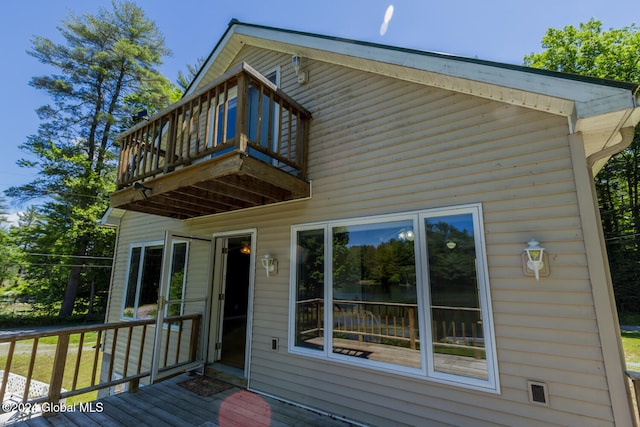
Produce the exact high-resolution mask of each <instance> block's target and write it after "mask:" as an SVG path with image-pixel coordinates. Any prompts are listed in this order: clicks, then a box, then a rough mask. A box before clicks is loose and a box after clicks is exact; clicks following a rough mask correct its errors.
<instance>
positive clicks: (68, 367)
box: [0, 332, 102, 405]
mask: <svg viewBox="0 0 640 427" xmlns="http://www.w3.org/2000/svg"><path fill="white" fill-rule="evenodd" d="M97 335H98V334H97V332H93V333H86V334H85V337H84V343H83V346H82V357H81V359H80V369H79V371H78V380H77V384H76V389H79V388H83V387H87V386H89V385H90V384H91V376H92V372H93V362H94V355H95V348H93V347H94V346H95V345H96V338H97ZM57 341H58V338H57V337H45V338H41V339H40V340H39V341H38V350H37V357H36V360H35V363H34V368H33V375H32V379H34V380H37V381H41V382H43V383H46V384H48V383H49V382H50V381H51V369H52V367H53V358H54V356H55V350H56V343H57ZM79 342H80V334H74V335H71V337H70V340H69V351H68V353H67V361H66V364H65V372H64V379H63V381H62V387H63V388H64V389H66V390H71V389H72V386H73V373H74V370H75V366H76V360H77V355H78V344H79ZM8 348H9V345H8V344H2V345H0V369H4V368H5V364H6V360H7V351H8ZM32 348H33V340H25V341H20V342H18V343H17V344H16V349H15V351H14V354H13V358H12V360H11V369H10V371H11V372H12V373H14V374H18V375H23V376H26V375H27V373H28V370H29V362H30V357H31V349H32ZM101 362H102V352H100V353H99V356H98V364H97V372H96V382H99V381H100V367H101ZM97 394H98V392H97V391H94V392H91V393H86V394H81V395H78V396H73V397H69V398H67V400H66V403H67V404H69V405H70V404H73V403H80V402H89V401H92V400H95V399H96V396H97Z"/></svg>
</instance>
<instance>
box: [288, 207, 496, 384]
mask: <svg viewBox="0 0 640 427" xmlns="http://www.w3.org/2000/svg"><path fill="white" fill-rule="evenodd" d="M481 224H482V223H481V210H480V206H479V205H473V206H464V207H459V208H450V209H438V210H433V211H422V212H416V213H408V214H400V215H395V216H382V217H368V218H361V219H356V220H349V221H332V222H327V223H322V224H314V225H305V226H300V227H293V236H292V239H293V241H292V243H293V245H292V246H293V250H294V253H293V254H292V272H294V274H293V281H292V283H293V284H292V293H291V295H292V302H291V318H292V327H291V334H292V336H291V340H290V342H291V343H292V345H291V346H290V351H292V352H296V353H301V354H307V355H310V356H315V357H323V358H327V359H333V360H337V361H343V362H346V363H352V364H353V363H355V364H360V365H365V366H370V367H372V368H379V369H385V370H392V371H400V372H403V373H406V374H413V375H417V376H426V377H430V378H433V379H435V380H438V381H443V382H451V383H456V384H466V385H469V386H471V387H475V388H481V389H489V390H497V388H498V385H497V375H496V361H495V350H494V343H493V325H492V321H491V310H490V298H489V287H488V283H487V275H486V262H485V256H484V242H483V236H482V231H481V230H482V227H481ZM326 260H329V262H326Z"/></svg>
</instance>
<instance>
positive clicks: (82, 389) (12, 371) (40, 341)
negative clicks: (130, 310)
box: [0, 314, 202, 411]
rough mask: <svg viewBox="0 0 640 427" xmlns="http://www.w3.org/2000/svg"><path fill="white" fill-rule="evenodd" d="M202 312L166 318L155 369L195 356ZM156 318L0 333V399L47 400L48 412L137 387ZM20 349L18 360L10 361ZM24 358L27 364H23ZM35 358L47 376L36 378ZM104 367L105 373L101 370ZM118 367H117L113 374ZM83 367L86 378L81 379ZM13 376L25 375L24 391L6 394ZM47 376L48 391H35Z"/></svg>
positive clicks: (148, 368) (183, 363)
mask: <svg viewBox="0 0 640 427" xmlns="http://www.w3.org/2000/svg"><path fill="white" fill-rule="evenodd" d="M201 317H202V316H201V315H200V314H192V315H185V316H176V317H167V318H165V319H164V325H165V327H164V328H163V329H164V330H166V333H163V334H162V339H163V342H162V344H163V345H162V348H163V352H162V353H163V354H162V355H160V356H161V357H159V364H158V365H159V366H158V372H165V371H170V370H171V371H173V370H176V369H179V368H180V367H181V366H186V365H188V364H192V363H193V362H195V361H197V359H198V350H199V348H200V345H201V344H200V331H201ZM155 323H156V320H155V319H146V320H136V321H130V322H119V323H110V324H104V325H92V326H87V327H71V328H60V329H52V330H46V331H35V332H28V333H22V334H17V335H8V336H5V337H0V357H2V358H4V360H5V361H4V366H3V368H4V371H3V373H2V375H1V381H2V382H1V383H0V402H5V401H9V402H10V401H13V402H14V403H15V404H16V406H19V407H25V405H27V404H28V405H29V406H30V407H34V406H33V405H36V404H38V403H42V402H47V403H48V404H47V405H46V406H45V405H42V408H45V411H46V408H55V407H57V406H59V405H58V402H60V401H61V400H62V399H66V398H68V397H72V396H76V395H80V394H84V393H89V392H94V391H97V390H101V389H105V388H109V387H114V386H117V385H119V384H124V383H128V384H129V391H136V390H137V389H138V386H139V384H140V380H141V379H143V378H145V377H149V376H150V375H151V365H150V363H148V359H150V357H151V355H152V351H153V346H151V345H149V341H151V342H152V341H153V334H152V332H151V331H150V328H149V326H152V325H155ZM145 343H146V346H145ZM52 347H53V348H52ZM105 347H106V348H108V349H109V351H110V354H111V357H110V359H109V360H108V364H107V363H101V354H100V352H101V351H102V350H105ZM18 354H20V355H21V357H20V359H22V360H19V361H16V363H14V359H17V358H18V357H16V356H17V355H18ZM25 355H27V357H24V356H25ZM52 356H53V357H52ZM25 360H28V363H26V364H25V363H24V361H25ZM36 363H37V364H38V371H39V372H40V373H41V375H42V365H47V367H46V369H45V374H44V375H45V377H46V378H42V377H41V378H39V379H35V378H34V370H35V369H34V368H35V366H36ZM116 364H117V366H118V367H116ZM102 368H105V369H106V372H101V369H102ZM116 369H119V370H120V371H119V372H118V373H117V374H118V377H117V378H116ZM81 371H82V377H84V380H81V379H80V377H81ZM12 376H14V377H15V376H20V377H22V378H23V382H22V383H21V384H20V388H22V390H19V391H15V390H14V391H12V392H11V393H9V390H8V385H9V382H10V378H11V377H12ZM22 378H21V379H22ZM63 379H67V380H68V381H67V383H66V389H65V388H63ZM69 379H70V381H69ZM36 380H38V381H36ZM46 381H48V387H46V388H47V389H48V390H47V391H46V394H45V393H37V392H35V393H34V390H33V388H35V387H32V383H36V382H37V383H46ZM18 404H20V405H18ZM3 409H5V408H4V406H3Z"/></svg>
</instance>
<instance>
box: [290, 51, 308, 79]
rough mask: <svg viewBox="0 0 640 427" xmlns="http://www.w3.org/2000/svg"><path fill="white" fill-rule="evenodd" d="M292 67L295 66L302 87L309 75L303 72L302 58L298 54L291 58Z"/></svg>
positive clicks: (294, 69)
mask: <svg viewBox="0 0 640 427" xmlns="http://www.w3.org/2000/svg"><path fill="white" fill-rule="evenodd" d="M291 65H292V66H293V71H295V73H296V76H297V77H298V83H299V84H301V85H303V84H306V83H307V80H308V77H309V75H308V74H307V72H306V71H303V70H302V57H301V56H300V55H298V54H296V55H293V57H291Z"/></svg>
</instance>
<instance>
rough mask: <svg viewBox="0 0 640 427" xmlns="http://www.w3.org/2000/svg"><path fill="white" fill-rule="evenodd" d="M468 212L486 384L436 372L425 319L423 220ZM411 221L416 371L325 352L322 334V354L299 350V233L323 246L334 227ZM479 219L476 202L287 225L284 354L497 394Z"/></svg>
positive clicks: (328, 280)
mask: <svg viewBox="0 0 640 427" xmlns="http://www.w3.org/2000/svg"><path fill="white" fill-rule="evenodd" d="M469 213H470V214H471V215H472V218H473V226H474V241H475V250H476V264H477V280H478V282H479V283H478V285H479V286H478V296H479V298H480V308H481V313H482V318H483V324H484V325H483V326H484V340H485V348H484V350H485V354H486V362H487V375H488V379H487V380H481V379H476V378H472V377H465V376H462V375H455V374H449V373H443V372H439V371H435V370H434V367H433V363H431V360H433V348H432V345H431V342H432V333H431V315H430V307H431V305H430V301H429V300H430V297H429V292H428V289H429V283H428V281H429V270H428V262H427V261H428V260H427V254H426V250H424V248H426V246H425V243H426V230H425V226H424V220H425V218H429V217H437V216H442V215H460V214H469ZM407 219H411V220H413V224H414V232H416V234H417V235H418V236H420V237H419V238H418V239H416V241H417V242H419V244H416V245H415V247H414V249H415V252H416V254H415V255H416V257H415V259H416V280H417V281H418V283H422V284H423V285H422V286H417V298H418V301H419V304H421V305H422V306H421V307H420V310H418V322H419V325H420V331H421V333H420V346H421V348H422V349H424V351H421V362H422V363H421V366H422V367H421V368H410V367H407V366H402V365H392V364H389V363H384V362H377V361H372V360H360V359H355V358H353V357H350V356H346V355H341V354H337V353H334V352H333V351H330V349H332V348H333V347H332V340H333V334H332V333H325V334H324V342H323V344H324V348H323V350H322V351H318V350H312V349H308V348H304V347H298V346H296V345H295V329H296V325H295V320H296V316H295V313H296V292H297V288H296V282H297V277H296V276H297V264H296V261H297V256H296V246H297V239H298V232H300V231H305V230H323V232H324V237H325V243H326V242H327V241H331V239H330V238H329V237H328V236H329V233H331V230H332V229H333V228H334V227H337V226H348V225H363V224H372V223H382V222H390V221H399V220H407ZM483 224H484V219H483V216H482V205H481V204H468V205H461V206H451V207H443V208H435V209H426V210H420V211H411V212H401V213H398V214H390V215H377V216H369V217H360V218H352V219H345V220H332V221H323V222H315V223H307V224H298V225H293V226H292V227H291V246H290V247H291V257H290V262H291V265H290V278H289V283H290V292H289V339H288V341H289V346H288V351H289V353H291V354H297V355H301V356H305V357H311V358H316V359H321V360H325V361H333V362H336V363H340V364H346V365H352V366H357V367H360V368H370V369H375V370H380V371H384V372H389V373H394V374H400V375H404V376H410V377H413V378H421V379H425V380H429V381H433V382H437V383H443V384H450V385H456V386H459V387H463V388H468V389H473V390H481V391H486V392H491V393H497V394H499V393H500V383H499V375H498V361H497V353H496V345H495V332H494V323H493V315H492V313H493V309H492V306H491V294H490V283H489V274H488V266H487V256H486V249H485V239H484V227H483ZM332 251H333V247H332V245H330V244H325V245H324V259H325V260H332V259H333V258H332ZM331 269H332V266H331V262H326V261H325V263H324V277H325V283H324V299H325V301H331V298H332V297H333V276H332V274H331ZM331 310H332V305H331V304H325V307H324V321H325V322H327V319H331V315H332V312H331Z"/></svg>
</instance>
